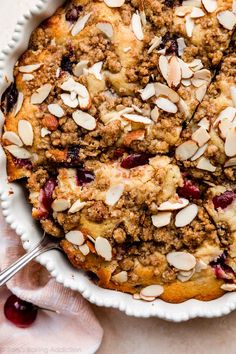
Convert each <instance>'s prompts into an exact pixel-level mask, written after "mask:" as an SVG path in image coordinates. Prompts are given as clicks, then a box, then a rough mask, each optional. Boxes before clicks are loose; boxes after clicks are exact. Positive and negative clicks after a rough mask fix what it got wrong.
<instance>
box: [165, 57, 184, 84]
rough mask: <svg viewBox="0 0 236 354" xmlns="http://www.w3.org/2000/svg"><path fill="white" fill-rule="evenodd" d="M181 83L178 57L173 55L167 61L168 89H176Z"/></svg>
mask: <svg viewBox="0 0 236 354" xmlns="http://www.w3.org/2000/svg"><path fill="white" fill-rule="evenodd" d="M180 81H181V67H180V63H179V60H178V57H177V56H175V55H173V56H172V57H171V58H170V60H169V61H168V71H167V83H168V86H170V87H178V86H179V84H180Z"/></svg>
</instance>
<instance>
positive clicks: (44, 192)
mask: <svg viewBox="0 0 236 354" xmlns="http://www.w3.org/2000/svg"><path fill="white" fill-rule="evenodd" d="M56 186H57V181H56V179H55V178H50V179H49V180H48V181H47V182H46V183H45V185H44V186H43V188H42V189H41V191H40V195H39V203H40V208H39V210H38V219H39V220H41V219H45V218H47V217H48V215H49V213H50V212H51V205H52V202H53V197H52V194H53V191H54V189H55V188H56Z"/></svg>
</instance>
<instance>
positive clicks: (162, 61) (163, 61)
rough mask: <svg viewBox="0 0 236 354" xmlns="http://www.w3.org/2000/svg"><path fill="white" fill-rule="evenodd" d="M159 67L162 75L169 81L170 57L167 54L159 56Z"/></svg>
mask: <svg viewBox="0 0 236 354" xmlns="http://www.w3.org/2000/svg"><path fill="white" fill-rule="evenodd" d="M159 68H160V71H161V74H162V76H163V77H164V79H165V80H166V81H167V76H168V59H167V58H166V56H165V55H161V56H160V58H159Z"/></svg>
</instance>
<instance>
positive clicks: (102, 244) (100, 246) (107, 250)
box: [95, 236, 112, 261]
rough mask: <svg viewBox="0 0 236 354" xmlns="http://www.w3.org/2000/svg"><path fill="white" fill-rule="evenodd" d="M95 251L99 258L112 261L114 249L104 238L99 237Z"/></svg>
mask: <svg viewBox="0 0 236 354" xmlns="http://www.w3.org/2000/svg"><path fill="white" fill-rule="evenodd" d="M95 249H96V252H97V254H98V255H99V256H101V257H103V258H104V259H105V260H106V261H111V259H112V248H111V245H110V243H109V241H108V240H107V239H106V238H104V237H100V236H99V237H97V238H96V241H95Z"/></svg>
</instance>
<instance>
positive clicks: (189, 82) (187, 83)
mask: <svg viewBox="0 0 236 354" xmlns="http://www.w3.org/2000/svg"><path fill="white" fill-rule="evenodd" d="M181 84H182V85H184V86H185V87H189V86H191V81H190V80H187V79H186V80H181Z"/></svg>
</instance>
